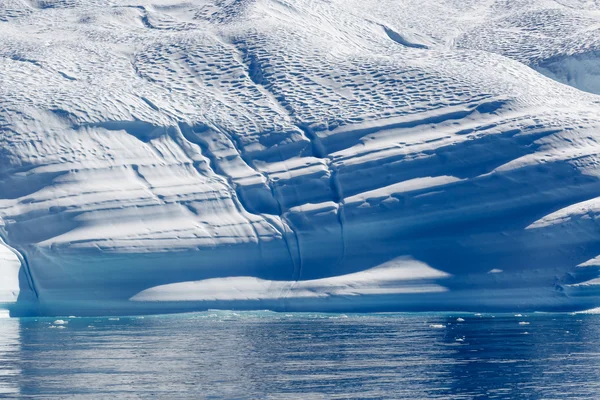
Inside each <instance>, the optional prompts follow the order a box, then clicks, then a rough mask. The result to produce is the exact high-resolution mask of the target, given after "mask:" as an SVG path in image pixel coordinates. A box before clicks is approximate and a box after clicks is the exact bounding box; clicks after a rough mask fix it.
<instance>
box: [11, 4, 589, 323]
mask: <svg viewBox="0 0 600 400" xmlns="http://www.w3.org/2000/svg"><path fill="white" fill-rule="evenodd" d="M599 26H600V7H599V6H598V4H597V3H595V2H583V1H579V0H564V1H561V2H548V1H545V0H524V1H519V2H490V1H458V0H436V1H431V2H425V3H424V2H422V1H417V0H406V1H402V2H397V1H392V0H383V1H381V0H377V1H375V0H366V1H365V0H332V1H328V2H322V1H313V0H280V1H274V0H244V1H229V0H225V1H221V0H219V1H217V0H192V1H185V2H184V1H178V0H133V1H130V2H127V3H123V2H120V1H116V0H90V1H83V0H57V1H53V2H32V1H25V0H10V1H5V2H0V32H2V35H0V58H1V60H0V98H2V102H1V104H0V238H1V239H2V241H0V309H9V310H10V311H11V313H12V314H13V315H31V314H44V315H72V314H76V315H89V314H100V315H106V314H107V313H114V314H122V313H128V312H131V313H147V312H148V313H149V312H174V311H190V310H199V309H206V308H222V307H234V306H235V307H238V308H244V309H253V308H259V309H264V308H272V309H278V310H309V311H310V310H320V311H331V310H334V311H342V312H344V311H361V310H373V311H386V310H412V309H428V310H440V309H444V310H446V309H449V310H454V311H456V310H472V311H476V310H479V309H486V310H487V309H501V310H513V309H527V310H581V309H592V308H595V307H598V306H599V305H600V297H599V295H600V285H598V280H597V279H600V274H599V271H600V263H598V259H599V257H600V229H599V226H598V221H600V219H599V218H598V210H599V209H600V208H599V207H600V206H599V204H600V167H599V166H600V156H599V155H600V143H599V138H600V136H599V132H600V113H599V111H598V110H599V106H600V96H599V95H598V93H599V89H598V87H599V86H598V85H599V82H600V81H599V79H600V78H599V77H600V74H599V72H598V68H597V64H598V63H597V62H596V61H597V60H598V54H599V52H600V28H599Z"/></svg>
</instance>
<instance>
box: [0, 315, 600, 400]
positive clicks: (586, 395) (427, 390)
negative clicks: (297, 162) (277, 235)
mask: <svg viewBox="0 0 600 400" xmlns="http://www.w3.org/2000/svg"><path fill="white" fill-rule="evenodd" d="M63 322H64V324H63ZM0 398H42V399H46V398H52V399H54V398H59V399H63V398H64V399H70V398H79V399H122V398H124V399H127V398H141V399H148V398H158V399H180V398H190V399H203V398H209V399H221V398H226V399H286V398H289V399H313V398H314V399H354V398H356V399H359V398H361V399H362V398H365V399H380V398H381V399H432V398H436V399H495V398H506V399H561V400H562V399H569V398H577V399H600V316H599V315H568V314H525V315H522V316H520V315H517V316H515V315H501V314H495V315H487V314H484V315H476V314H452V315H451V314H375V315H373V314H371V315H352V314H348V315H340V314H334V315H329V314H278V313H271V312H223V311H214V312H205V313H197V314H185V315H169V316H146V317H121V318H118V319H116V318H52V319H41V318H38V319H33V318H31V319H21V320H18V319H0Z"/></svg>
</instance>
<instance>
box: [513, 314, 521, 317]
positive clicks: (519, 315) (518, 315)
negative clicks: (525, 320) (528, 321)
mask: <svg viewBox="0 0 600 400" xmlns="http://www.w3.org/2000/svg"><path fill="white" fill-rule="evenodd" d="M522 316H523V315H522V314H515V317H522Z"/></svg>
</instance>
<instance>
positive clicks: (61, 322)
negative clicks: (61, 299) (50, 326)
mask: <svg viewBox="0 0 600 400" xmlns="http://www.w3.org/2000/svg"><path fill="white" fill-rule="evenodd" d="M68 323H69V321H65V320H64V319H57V320H56V321H54V325H65V324H68Z"/></svg>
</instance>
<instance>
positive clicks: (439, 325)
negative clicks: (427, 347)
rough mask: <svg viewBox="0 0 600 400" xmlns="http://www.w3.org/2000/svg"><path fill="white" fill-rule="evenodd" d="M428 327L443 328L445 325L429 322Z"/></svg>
mask: <svg viewBox="0 0 600 400" xmlns="http://www.w3.org/2000/svg"><path fill="white" fill-rule="evenodd" d="M429 327H430V328H434V329H444V328H445V327H446V325H442V324H431V325H429Z"/></svg>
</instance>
